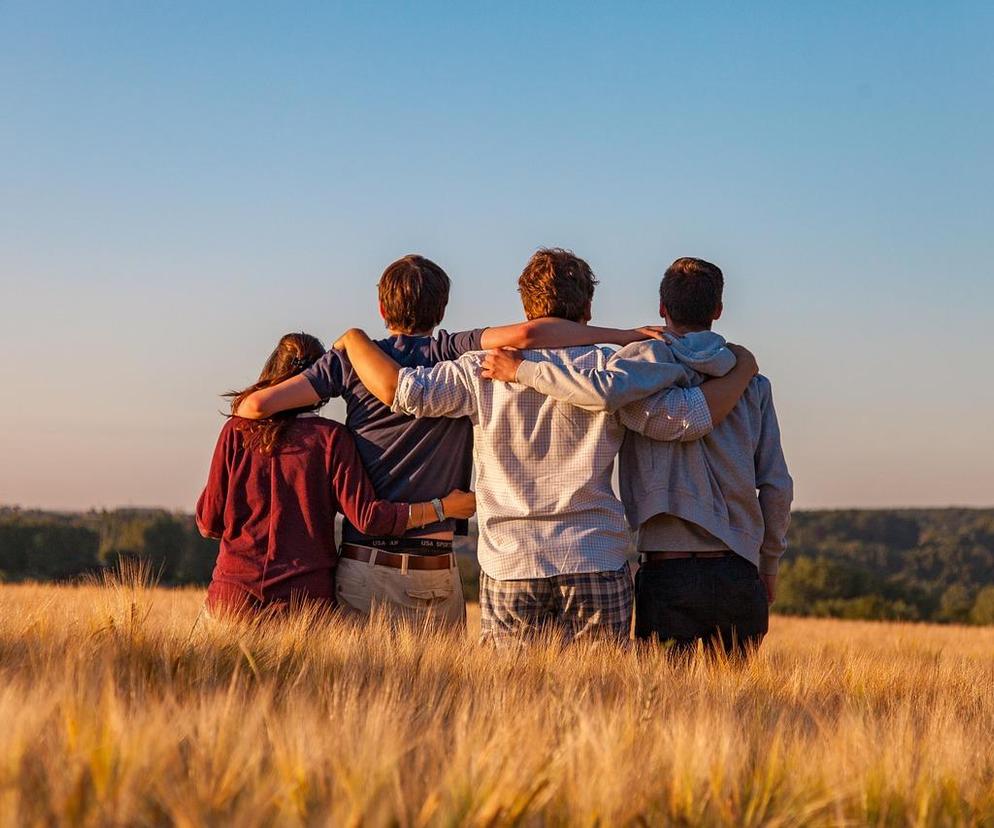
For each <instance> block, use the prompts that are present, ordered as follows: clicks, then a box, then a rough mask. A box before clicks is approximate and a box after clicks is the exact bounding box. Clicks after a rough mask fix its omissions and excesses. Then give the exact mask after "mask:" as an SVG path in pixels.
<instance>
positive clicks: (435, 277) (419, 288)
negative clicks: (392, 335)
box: [378, 253, 450, 333]
mask: <svg viewBox="0 0 994 828" xmlns="http://www.w3.org/2000/svg"><path fill="white" fill-rule="evenodd" d="M449 284H450V282H449V277H448V276H447V275H446V273H445V271H444V270H442V268H440V267H439V266H438V265H437V264H435V263H434V262H433V261H432V260H431V259H426V258H425V257H424V256H418V255H416V254H413V253H412V254H411V255H409V256H404V258H402V259H397V261H395V262H393V263H392V264H390V265H388V266H387V269H386V270H384V271H383V275H382V276H381V277H380V282H379V285H378V288H379V294H380V305H381V307H382V308H383V318H384V320H385V321H386V323H387V325H388V326H389V327H391V328H395V329H396V330H399V331H403V332H404V333H420V332H422V331H430V330H431V329H432V328H434V327H435V326H436V325H437V324H438V323H439V322H441V321H442V316H444V315H445V306H446V305H447V304H448V303H449Z"/></svg>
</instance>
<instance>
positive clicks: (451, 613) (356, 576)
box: [335, 558, 466, 627]
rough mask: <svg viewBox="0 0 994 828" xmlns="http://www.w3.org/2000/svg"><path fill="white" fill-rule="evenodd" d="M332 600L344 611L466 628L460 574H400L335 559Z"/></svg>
mask: <svg viewBox="0 0 994 828" xmlns="http://www.w3.org/2000/svg"><path fill="white" fill-rule="evenodd" d="M335 597H336V598H337V599H338V604H339V606H340V607H341V608H342V609H343V610H345V611H347V612H348V611H354V612H357V613H361V614H362V615H367V616H368V615H370V614H371V613H372V612H374V611H376V612H378V613H383V614H385V615H386V617H387V618H390V619H396V620H405V621H410V622H413V623H415V624H419V625H421V624H425V623H428V624H430V625H436V624H437V625H438V626H442V627H465V626H466V601H465V600H464V598H463V594H462V581H461V580H460V579H459V570H458V569H457V568H456V567H455V566H452V567H451V568H449V569H433V570H420V569H418V570H414V569H409V570H407V572H402V571H401V570H399V569H394V568H393V567H389V566H377V565H376V564H369V563H363V562H362V561H353V560H350V559H349V558H339V559H338V569H337V570H336V573H335Z"/></svg>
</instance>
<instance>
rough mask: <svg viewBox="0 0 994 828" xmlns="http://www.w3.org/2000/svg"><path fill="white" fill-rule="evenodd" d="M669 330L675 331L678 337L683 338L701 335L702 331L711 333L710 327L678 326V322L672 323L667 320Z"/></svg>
mask: <svg viewBox="0 0 994 828" xmlns="http://www.w3.org/2000/svg"><path fill="white" fill-rule="evenodd" d="M665 321H666V328H667V330H670V331H673V333H675V334H676V335H677V336H683V335H684V334H689V333H699V332H700V331H710V330H711V326H710V325H678V324H677V323H676V322H672V321H671V320H669V319H666V320H665Z"/></svg>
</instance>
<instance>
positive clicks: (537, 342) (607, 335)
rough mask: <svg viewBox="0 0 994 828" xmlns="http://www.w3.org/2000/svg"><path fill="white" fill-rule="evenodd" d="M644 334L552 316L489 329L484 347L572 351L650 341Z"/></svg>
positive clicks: (484, 340)
mask: <svg viewBox="0 0 994 828" xmlns="http://www.w3.org/2000/svg"><path fill="white" fill-rule="evenodd" d="M647 338H648V337H647V334H646V333H645V332H644V331H639V330H633V329H627V328H599V327H597V326H595V325H584V324H582V323H580V322H571V321H570V320H568V319H558V318H556V317H552V316H546V317H542V318H541V319H530V320H529V321H527V322H519V323H518V324H515V325H501V326H498V327H493V328H487V329H486V330H485V331H484V332H483V340H482V347H483V348H484V349H485V350H489V349H491V348H518V349H520V350H526V349H528V348H570V347H576V346H581V345H600V344H608V345H628V344H630V343H632V342H638V341H640V340H643V339H647Z"/></svg>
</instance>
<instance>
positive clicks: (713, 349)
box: [666, 331, 735, 377]
mask: <svg viewBox="0 0 994 828" xmlns="http://www.w3.org/2000/svg"><path fill="white" fill-rule="evenodd" d="M666 342H667V344H668V345H669V346H670V351H671V352H672V354H673V358H674V359H675V360H676V361H677V362H679V363H680V364H682V365H686V366H687V367H688V368H692V369H693V370H694V371H697V373H698V374H702V375H704V376H708V377H723V376H725V374H727V373H728V372H729V371H731V370H732V368H734V367H735V354H733V353H732V352H731V351H730V350H728V348H727V347H726V345H725V337H723V336H721V335H720V334H716V333H715V332H714V331H695V332H694V333H689V334H684V335H683V336H679V337H678V336H674V335H673V334H667V335H666Z"/></svg>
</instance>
